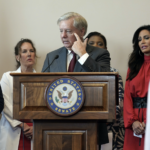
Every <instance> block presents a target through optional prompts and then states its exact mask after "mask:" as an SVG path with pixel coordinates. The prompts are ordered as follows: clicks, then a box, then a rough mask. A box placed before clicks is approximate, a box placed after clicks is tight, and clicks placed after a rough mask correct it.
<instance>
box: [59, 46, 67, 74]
mask: <svg viewBox="0 0 150 150" xmlns="http://www.w3.org/2000/svg"><path fill="white" fill-rule="evenodd" d="M66 61H67V49H66V48H65V47H63V48H62V49H60V52H59V58H58V59H57V66H58V72H67V62H66Z"/></svg>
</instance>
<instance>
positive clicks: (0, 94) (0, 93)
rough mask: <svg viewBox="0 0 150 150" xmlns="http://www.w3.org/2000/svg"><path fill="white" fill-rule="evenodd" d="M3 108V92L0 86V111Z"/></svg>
mask: <svg viewBox="0 0 150 150" xmlns="http://www.w3.org/2000/svg"><path fill="white" fill-rule="evenodd" d="M3 108H4V99H3V94H2V90H1V86H0V113H1V112H2V110H3Z"/></svg>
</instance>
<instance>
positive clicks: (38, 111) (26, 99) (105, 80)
mask: <svg viewBox="0 0 150 150" xmlns="http://www.w3.org/2000/svg"><path fill="white" fill-rule="evenodd" d="M65 75H69V76H72V77H74V78H76V79H77V80H79V82H81V84H82V85H83V87H84V89H85V95H86V99H85V103H84V105H83V107H82V108H81V110H80V112H78V113H77V114H75V115H72V116H70V117H67V118H66V117H65V119H84V120H86V119H98V120H99V119H115V103H116V98H117V96H116V94H117V91H118V90H117V89H116V75H115V74H114V73H108V74H105V73H82V74H81V73H65ZM57 77H60V73H56V74H54V73H46V74H44V73H43V74H42V73H40V74H39V73H33V74H19V73H18V74H16V73H15V74H14V101H13V102H14V107H13V108H14V109H13V114H14V118H15V119H43V118H45V119H62V118H64V117H60V116H57V115H55V114H54V113H52V112H51V111H50V110H49V109H48V108H47V106H46V104H45V101H44V92H45V88H46V87H47V85H48V84H49V82H51V81H52V80H54V79H55V78H57ZM18 112H19V113H18ZM29 112H30V113H29Z"/></svg>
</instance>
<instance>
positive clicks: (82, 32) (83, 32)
mask: <svg viewBox="0 0 150 150" xmlns="http://www.w3.org/2000/svg"><path fill="white" fill-rule="evenodd" d="M80 32H81V36H82V37H83V36H84V34H85V29H84V28H82V29H81V30H80Z"/></svg>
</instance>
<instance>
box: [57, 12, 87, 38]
mask: <svg viewBox="0 0 150 150" xmlns="http://www.w3.org/2000/svg"><path fill="white" fill-rule="evenodd" d="M70 18H73V19H74V23H73V26H74V27H75V28H77V29H79V30H82V29H83V28H84V29H85V33H84V35H85V34H86V32H87V26H88V24H87V21H86V20H85V18H84V17H82V16H81V15H80V14H78V13H75V12H68V13H66V14H64V15H62V16H61V17H60V18H59V19H58V21H57V24H58V25H59V23H60V22H61V21H63V20H68V19H70Z"/></svg>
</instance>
